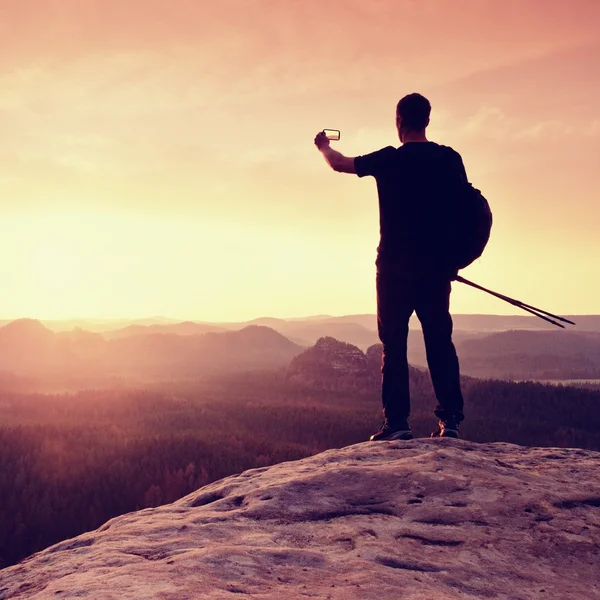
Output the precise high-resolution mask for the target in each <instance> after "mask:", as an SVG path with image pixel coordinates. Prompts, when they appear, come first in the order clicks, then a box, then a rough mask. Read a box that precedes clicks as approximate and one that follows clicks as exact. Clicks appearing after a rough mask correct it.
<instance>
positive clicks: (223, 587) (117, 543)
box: [0, 439, 600, 600]
mask: <svg viewBox="0 0 600 600" xmlns="http://www.w3.org/2000/svg"><path fill="white" fill-rule="evenodd" d="M599 466H600V453H597V452H591V451H585V450H579V449H557V448H526V447H521V446H516V445H512V444H504V443H493V444H475V443H471V442H466V441H462V440H450V439H435V440H429V439H421V440H411V441H408V442H402V441H394V442H377V443H368V442H367V443H361V444H356V445H353V446H349V447H346V448H343V449H339V450H328V451H326V452H323V453H321V454H318V455H316V456H313V457H310V458H306V459H303V460H299V461H293V462H286V463H281V464H278V465H274V466H271V467H265V468H261V469H252V470H249V471H245V472H243V473H241V474H239V475H234V476H231V477H227V478H225V479H222V480H220V481H218V482H215V483H213V484H210V485H208V486H206V487H204V488H202V489H200V490H198V491H196V492H194V493H192V494H190V495H188V496H186V497H184V498H182V499H181V500H178V501H177V502H174V503H173V504H169V505H165V506H161V507H158V508H154V509H145V510H142V511H139V512H134V513H129V514H126V515H123V516H120V517H117V518H115V519H112V520H111V521H109V522H108V523H106V524H105V525H103V526H102V527H100V528H99V529H97V530H96V531H92V532H90V533H86V534H83V535H80V536H78V537H76V538H73V539H70V540H66V541H63V542H60V543H59V544H56V545H55V546H52V547H50V548H48V549H46V550H44V551H42V552H39V553H37V554H35V555H33V556H32V557H29V558H28V559H26V560H24V561H23V562H21V563H20V564H18V565H15V566H13V567H9V568H7V569H4V570H2V571H0V600H8V599H9V598H10V599H13V598H15V599H18V598H36V599H41V598H54V599H57V598H58V599H60V598H89V599H93V600H126V599H140V600H142V599H144V600H147V599H149V598H156V599H164V600H171V599H172V600H175V599H177V600H186V599H188V598H189V599H191V598H206V599H238V600H239V598H243V597H244V596H247V597H252V598H261V599H273V600H275V599H277V600H282V599H285V600H287V599H295V598H331V599H336V600H337V599H339V600H342V599H343V600H354V599H357V600H358V599H360V600H366V599H371V598H372V599H376V600H385V599H388V598H390V599H391V598H394V599H396V598H402V599H405V600H417V599H420V600H433V599H435V600H445V599H462V600H465V599H469V598H496V599H505V600H520V599H523V600H525V599H530V598H535V599H540V598H547V599H550V600H563V599H564V600H567V599H579V598H585V599H586V600H590V599H596V598H598V599H600V567H599V565H600V479H599V477H598V472H599V470H598V467H599Z"/></svg>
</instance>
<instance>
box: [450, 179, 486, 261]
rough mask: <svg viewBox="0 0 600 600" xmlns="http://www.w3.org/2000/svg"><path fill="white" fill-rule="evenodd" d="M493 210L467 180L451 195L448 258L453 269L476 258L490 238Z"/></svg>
mask: <svg viewBox="0 0 600 600" xmlns="http://www.w3.org/2000/svg"><path fill="white" fill-rule="evenodd" d="M492 221H493V219H492V211H491V209H490V205H489V203H488V201H487V200H486V198H485V197H484V195H483V194H482V193H481V192H480V191H479V190H478V189H477V188H475V187H473V185H472V184H470V183H466V184H464V185H462V186H461V187H460V188H459V189H458V190H456V191H455V192H454V193H453V194H452V210H451V217H450V219H449V223H448V234H449V235H448V248H447V250H448V258H449V259H450V261H451V264H452V267H453V268H455V269H456V270H459V269H464V268H465V267H468V266H469V265H470V264H471V263H472V262H473V261H475V260H476V259H478V258H479V257H480V256H481V255H482V253H483V251H484V249H485V247H486V245H487V243H488V240H489V239H490V232H491V230H492Z"/></svg>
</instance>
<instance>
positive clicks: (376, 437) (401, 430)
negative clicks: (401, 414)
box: [369, 421, 413, 442]
mask: <svg viewBox="0 0 600 600" xmlns="http://www.w3.org/2000/svg"><path fill="white" fill-rule="evenodd" d="M412 439H413V434H412V431H411V430H410V426H409V425H408V423H407V422H406V421H402V422H400V423H395V424H394V425H390V424H389V423H388V422H387V421H384V422H383V425H382V426H381V429H380V430H379V431H378V432H377V433H374V434H373V435H372V436H371V437H370V438H369V441H370V442H379V441H382V440H387V441H389V440H412Z"/></svg>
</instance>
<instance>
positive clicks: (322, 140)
mask: <svg viewBox="0 0 600 600" xmlns="http://www.w3.org/2000/svg"><path fill="white" fill-rule="evenodd" d="M315 146H316V147H317V148H318V149H319V150H320V151H321V152H322V151H323V149H324V148H329V138H328V137H327V136H326V135H325V134H324V133H323V132H322V131H319V133H317V135H316V136H315Z"/></svg>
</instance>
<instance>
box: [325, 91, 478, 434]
mask: <svg viewBox="0 0 600 600" xmlns="http://www.w3.org/2000/svg"><path fill="white" fill-rule="evenodd" d="M430 113H431V105H430V103H429V101H428V100H427V99H426V98H424V97H423V96H421V95H420V94H409V95H408V96H405V97H404V98H402V99H401V100H400V102H398V105H397V107H396V128H397V130H398V136H399V138H400V142H401V145H400V146H399V147H398V148H394V147H393V146H387V147H385V148H382V149H381V150H378V151H376V152H373V153H371V154H365V155H363V156H358V157H356V158H350V157H346V156H344V155H343V154H341V153H340V152H337V151H336V150H333V149H332V148H331V147H330V145H329V140H328V139H327V137H326V136H325V134H324V133H323V132H320V133H318V134H317V136H316V137H315V145H316V146H317V148H318V149H319V150H320V151H321V152H322V153H323V156H324V157H325V159H326V161H327V162H328V163H329V165H330V166H331V167H332V168H333V169H334V170H335V171H339V172H341V173H354V174H356V175H358V176H359V177H365V176H366V175H371V176H373V177H375V180H376V182H377V191H378V194H379V217H380V220H379V222H380V235H381V237H380V243H379V246H378V248H377V260H376V263H375V264H376V266H377V277H376V287H377V328H378V333H379V338H380V340H381V342H382V344H383V356H382V366H381V373H382V381H381V392H382V402H383V416H384V422H383V425H382V427H381V429H380V430H379V431H378V432H377V433H375V434H373V435H372V436H371V438H370V439H371V440H372V441H375V440H394V439H403V440H407V439H412V433H411V430H410V426H409V425H408V422H407V419H408V416H409V414H410V396H409V382H408V360H407V356H406V352H407V339H408V323H409V319H410V316H411V315H412V313H413V311H416V313H417V317H418V318H419V320H420V321H421V326H422V328H423V336H424V338H425V348H426V351H427V363H428V365H429V371H430V373H431V379H432V381H433V386H434V389H435V393H436V396H437V399H438V405H437V407H436V409H435V415H436V416H437V417H438V427H437V428H436V430H435V431H434V432H433V433H432V434H431V435H432V437H434V436H442V437H458V426H459V424H460V423H461V421H462V420H463V419H464V415H463V397H462V393H461V389H460V376H459V365H458V358H457V356H456V350H455V348H454V344H453V343H452V318H451V316H450V312H449V307H450V291H451V281H452V279H453V278H454V277H455V276H456V273H457V270H456V268H454V267H453V266H452V265H451V264H448V262H447V261H448V259H447V257H448V255H449V253H448V252H447V251H446V250H445V244H446V235H447V227H446V224H447V223H448V219H449V216H450V215H451V212H450V211H451V210H452V209H451V205H452V202H451V199H452V196H453V194H454V192H455V190H457V189H458V188H459V186H461V185H463V184H465V183H467V174H466V172H465V168H464V165H463V162H462V158H461V157H460V155H459V154H458V153H457V152H455V151H454V150H452V149H451V148H449V147H448V146H442V145H439V144H436V143H435V142H430V141H429V140H427V137H426V135H425V129H426V127H427V126H428V125H429V115H430Z"/></svg>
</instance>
